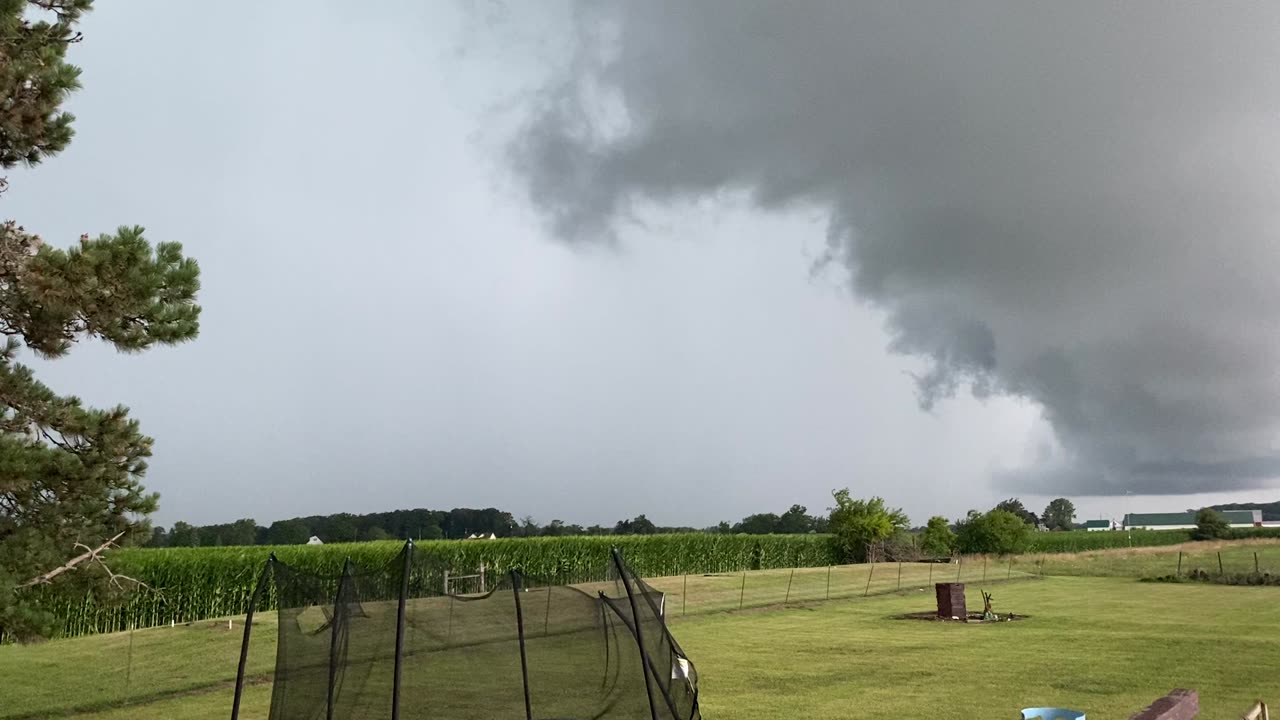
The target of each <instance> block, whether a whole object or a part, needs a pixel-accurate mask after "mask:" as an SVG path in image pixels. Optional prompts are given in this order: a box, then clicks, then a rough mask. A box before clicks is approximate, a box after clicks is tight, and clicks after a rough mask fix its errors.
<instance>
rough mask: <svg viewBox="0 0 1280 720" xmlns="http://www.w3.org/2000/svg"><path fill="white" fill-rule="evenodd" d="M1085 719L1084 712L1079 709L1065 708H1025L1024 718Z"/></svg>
mask: <svg viewBox="0 0 1280 720" xmlns="http://www.w3.org/2000/svg"><path fill="white" fill-rule="evenodd" d="M1033 718H1039V720H1085V717H1084V713H1082V712H1080V711H1079V710H1067V709H1065V708H1023V709H1022V720H1033Z"/></svg>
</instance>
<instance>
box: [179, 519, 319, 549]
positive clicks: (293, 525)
mask: <svg viewBox="0 0 1280 720" xmlns="http://www.w3.org/2000/svg"><path fill="white" fill-rule="evenodd" d="M173 527H174V530H175V531H176V530H177V528H178V526H177V525H176V524H175V525H174V526H173ZM309 539H311V529H310V528H308V527H307V525H306V523H304V522H302V520H300V519H297V518H294V519H293V520H277V521H275V522H273V523H271V527H269V528H267V544H268V545H302V544H303V543H305V542H307V540H309Z"/></svg>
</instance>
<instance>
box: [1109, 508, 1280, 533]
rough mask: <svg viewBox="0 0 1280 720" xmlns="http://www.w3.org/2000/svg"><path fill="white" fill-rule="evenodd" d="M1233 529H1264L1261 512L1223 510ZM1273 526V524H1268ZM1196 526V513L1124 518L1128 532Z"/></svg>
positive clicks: (1135, 514) (1142, 515)
mask: <svg viewBox="0 0 1280 720" xmlns="http://www.w3.org/2000/svg"><path fill="white" fill-rule="evenodd" d="M1222 514H1223V515H1224V516H1226V518H1227V522H1228V523H1230V524H1231V527H1233V528H1249V527H1263V525H1264V523H1263V522H1262V511H1261V510H1223V511H1222ZM1266 524H1267V525H1271V524H1273V523H1266ZM1195 526H1196V514H1195V513H1194V512H1173V513H1129V514H1128V515H1125V516H1124V527H1125V528H1126V529H1128V530H1190V529H1191V528H1194V527H1195Z"/></svg>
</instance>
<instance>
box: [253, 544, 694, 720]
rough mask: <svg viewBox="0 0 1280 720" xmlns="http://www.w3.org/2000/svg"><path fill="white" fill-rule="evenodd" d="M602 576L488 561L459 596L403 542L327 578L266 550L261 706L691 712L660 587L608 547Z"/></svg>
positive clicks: (642, 714)
mask: <svg viewBox="0 0 1280 720" xmlns="http://www.w3.org/2000/svg"><path fill="white" fill-rule="evenodd" d="M609 575H610V576H611V577H613V578H615V579H614V580H613V581H611V582H607V583H597V584H593V585H580V586H564V585H554V584H550V583H544V582H539V581H538V580H536V579H534V578H527V577H524V576H522V575H521V574H520V573H519V572H509V573H501V574H497V575H494V574H492V573H491V574H490V576H489V577H487V578H485V579H484V580H481V582H482V583H483V590H484V591H483V592H474V593H471V594H465V595H459V594H451V593H446V592H445V591H446V589H447V588H450V586H449V585H448V581H444V582H439V581H440V578H441V573H440V572H439V571H438V568H437V567H435V566H433V564H432V559H431V558H429V557H421V558H420V557H415V555H414V548H413V545H412V544H406V545H405V549H404V550H403V551H402V552H401V554H400V555H399V556H397V557H396V558H395V559H393V560H392V561H391V562H389V563H388V564H387V565H386V566H384V567H382V568H375V569H367V568H359V567H356V566H354V565H352V564H350V563H348V565H347V566H346V568H345V569H344V570H343V572H342V573H341V575H338V576H330V577H324V576H317V575H314V574H310V573H304V572H300V571H298V570H296V569H293V568H290V567H289V566H287V565H285V564H283V563H281V562H279V561H278V560H275V559H272V560H271V561H269V562H268V566H267V568H266V570H265V571H264V574H263V582H262V583H261V584H260V587H259V591H258V592H257V593H256V594H255V597H254V600H253V604H254V605H256V604H259V603H260V602H261V601H262V599H263V598H266V597H274V598H275V599H276V602H277V607H278V613H279V628H278V630H277V633H278V640H279V641H278V645H277V650H276V667H275V676H274V684H273V687H272V695H271V714H270V717H271V718H272V720H338V719H341V720H354V719H356V718H393V719H394V720H400V719H404V720H409V719H415V720H416V719H418V718H423V719H426V718H433V719H434V718H447V719H449V720H468V719H472V718H474V719H475V720H488V719H490V718H513V719H515V718H521V717H523V718H526V720H533V719H534V718H538V719H542V720H550V719H552V718H619V719H623V720H627V719H631V718H634V719H635V720H657V719H658V718H662V719H663V720H694V719H696V718H699V713H698V700H697V673H696V672H695V670H694V668H693V665H692V664H691V663H690V662H689V661H688V658H687V657H686V656H685V655H684V653H683V652H682V651H681V650H680V647H679V645H677V644H676V642H675V640H674V639H673V638H672V637H671V633H670V631H669V630H668V629H667V627H666V623H665V622H664V620H663V601H664V598H663V595H662V594H661V593H659V592H657V591H656V590H654V589H653V588H651V587H649V586H648V585H646V584H645V583H644V582H643V581H642V580H640V579H638V578H636V577H634V576H633V575H632V574H631V572H630V571H629V570H628V569H627V568H626V566H625V564H624V563H623V562H622V559H621V557H620V556H618V555H617V554H615V556H614V564H613V567H612V568H611V569H610V573H609ZM469 589H475V590H478V589H480V588H478V587H474V583H473V584H472V586H469ZM251 630H252V623H251V622H250V623H246V629H245V632H246V642H245V645H244V647H245V649H246V650H245V651H246V652H247V648H248V641H247V635H248V633H249V632H250V631H251ZM243 666H244V659H243V657H242V661H241V676H240V677H239V678H237V697H238V696H239V688H240V686H241V685H242V682H243ZM238 708H239V705H238V701H237V704H236V707H235V709H233V713H232V718H233V720H235V718H236V714H237V711H238Z"/></svg>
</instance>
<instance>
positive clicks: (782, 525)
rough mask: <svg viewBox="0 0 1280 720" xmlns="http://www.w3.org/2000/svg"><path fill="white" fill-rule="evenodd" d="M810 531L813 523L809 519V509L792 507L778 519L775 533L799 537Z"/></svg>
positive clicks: (798, 506) (800, 506)
mask: <svg viewBox="0 0 1280 720" xmlns="http://www.w3.org/2000/svg"><path fill="white" fill-rule="evenodd" d="M812 529H813V522H812V520H811V519H810V517H809V508H807V507H805V506H803V505H792V506H791V509H789V510H787V511H786V512H784V513H782V515H781V517H779V518H778V529H777V532H779V533H782V534H784V535H799V534H801V533H807V532H809V531H810V530H812Z"/></svg>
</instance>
